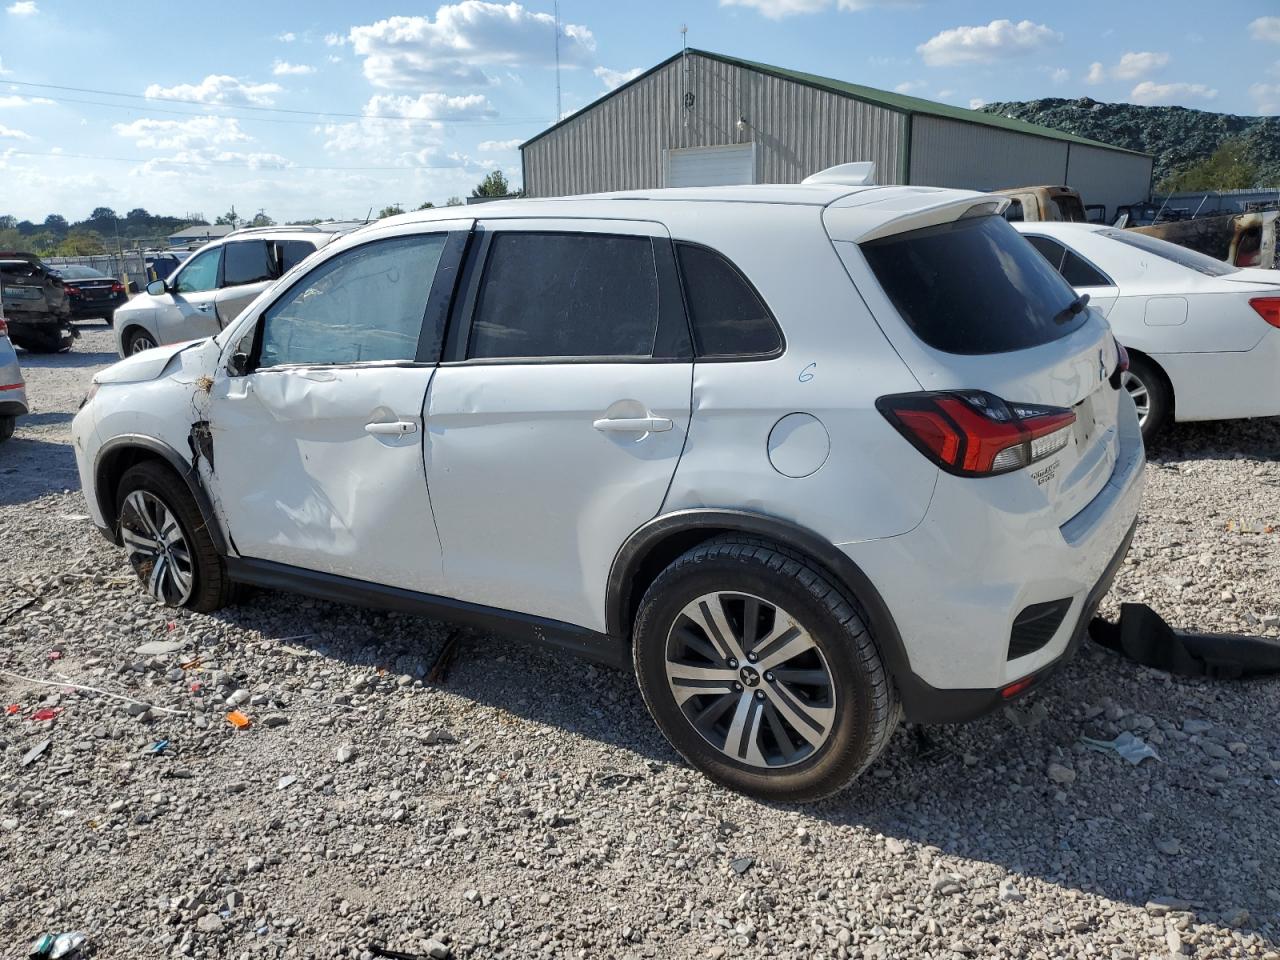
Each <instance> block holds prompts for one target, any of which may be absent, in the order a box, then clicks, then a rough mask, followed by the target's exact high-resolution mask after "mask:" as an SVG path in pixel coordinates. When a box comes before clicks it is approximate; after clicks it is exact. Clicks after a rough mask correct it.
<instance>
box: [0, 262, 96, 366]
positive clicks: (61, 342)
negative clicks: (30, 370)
mask: <svg viewBox="0 0 1280 960" xmlns="http://www.w3.org/2000/svg"><path fill="white" fill-rule="evenodd" d="M0 313H3V315H4V316H5V317H6V318H7V320H8V326H9V337H10V339H11V340H12V341H13V343H16V344H17V345H18V346H20V347H23V348H24V349H27V350H30V351H32V352H33V353H60V352H62V351H65V350H70V349H71V345H72V344H73V343H75V339H76V336H77V334H76V331H75V327H73V326H72V324H71V302H70V299H69V297H68V295H67V292H66V290H65V284H64V283H63V281H62V278H61V277H60V276H58V274H57V272H56V271H55V270H53V269H51V268H50V267H49V266H47V265H46V264H45V263H44V261H42V260H41V259H40V258H39V257H37V256H35V255H34V254H31V253H19V252H0Z"/></svg>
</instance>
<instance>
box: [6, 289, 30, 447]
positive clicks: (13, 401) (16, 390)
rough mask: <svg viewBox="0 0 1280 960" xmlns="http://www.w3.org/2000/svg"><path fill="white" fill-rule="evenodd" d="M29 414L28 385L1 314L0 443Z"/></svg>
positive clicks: (7, 326)
mask: <svg viewBox="0 0 1280 960" xmlns="http://www.w3.org/2000/svg"><path fill="white" fill-rule="evenodd" d="M27 412H28V410H27V385H26V383H25V382H24V381H23V379H22V368H21V367H20V366H18V354H17V352H16V351H15V350H14V349H13V344H12V343H10V342H9V325H8V323H6V322H5V319H4V314H3V313H0V441H4V440H8V439H9V438H10V437H12V436H13V430H14V425H15V424H16V423H17V422H18V417H23V416H26V414H27Z"/></svg>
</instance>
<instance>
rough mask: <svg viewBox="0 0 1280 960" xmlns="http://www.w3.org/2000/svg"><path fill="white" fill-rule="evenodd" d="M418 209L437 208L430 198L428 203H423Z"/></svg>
mask: <svg viewBox="0 0 1280 960" xmlns="http://www.w3.org/2000/svg"><path fill="white" fill-rule="evenodd" d="M418 209H419V210H434V209H435V204H434V203H432V202H431V201H430V200H428V201H427V202H426V203H424V204H423V205H422V206H420V207H419V208H418Z"/></svg>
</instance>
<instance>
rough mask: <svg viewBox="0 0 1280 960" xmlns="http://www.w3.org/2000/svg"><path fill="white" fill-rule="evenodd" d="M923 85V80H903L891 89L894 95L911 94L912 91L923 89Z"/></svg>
mask: <svg viewBox="0 0 1280 960" xmlns="http://www.w3.org/2000/svg"><path fill="white" fill-rule="evenodd" d="M924 85H925V84H924V81H923V80H904V81H902V83H900V84H898V85H897V86H896V87H894V88H893V89H894V92H895V93H911V92H912V91H913V90H920V89H923V88H924Z"/></svg>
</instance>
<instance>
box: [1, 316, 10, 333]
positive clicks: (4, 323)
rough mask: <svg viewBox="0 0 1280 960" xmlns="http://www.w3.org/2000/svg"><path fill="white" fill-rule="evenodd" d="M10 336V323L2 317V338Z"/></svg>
mask: <svg viewBox="0 0 1280 960" xmlns="http://www.w3.org/2000/svg"><path fill="white" fill-rule="evenodd" d="M8 335H9V321H8V320H6V319H5V318H4V317H0V337H7V336H8Z"/></svg>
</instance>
